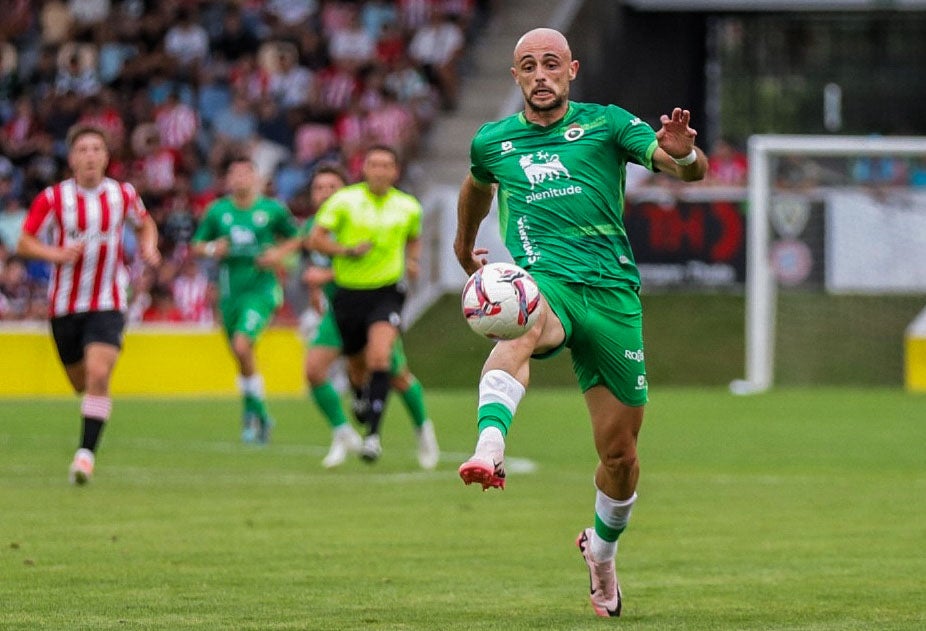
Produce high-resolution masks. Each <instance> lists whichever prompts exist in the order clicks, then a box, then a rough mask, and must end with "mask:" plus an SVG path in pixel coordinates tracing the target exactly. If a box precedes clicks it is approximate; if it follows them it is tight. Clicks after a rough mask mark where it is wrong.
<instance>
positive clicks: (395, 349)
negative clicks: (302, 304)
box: [309, 309, 408, 376]
mask: <svg viewBox="0 0 926 631" xmlns="http://www.w3.org/2000/svg"><path fill="white" fill-rule="evenodd" d="M309 346H324V347H326V348H336V349H338V350H339V351H340V350H341V349H342V348H343V347H344V344H343V342H342V340H341V332H340V331H339V330H338V324H337V322H335V319H334V313H333V312H332V310H331V309H328V310H327V311H326V312H325V315H323V316H322V319H321V321H320V322H319V323H318V331H317V332H316V333H315V337H314V338H312V341H311V342H310V343H309ZM406 366H408V359H407V358H406V357H405V346H404V345H403V344H402V338H401V337H398V338H396V341H395V344H393V345H392V357H391V359H390V366H389V372H390V374H391V375H393V376H396V375H399V374H401V373H402V372H403V371H404V370H405V368H406Z"/></svg>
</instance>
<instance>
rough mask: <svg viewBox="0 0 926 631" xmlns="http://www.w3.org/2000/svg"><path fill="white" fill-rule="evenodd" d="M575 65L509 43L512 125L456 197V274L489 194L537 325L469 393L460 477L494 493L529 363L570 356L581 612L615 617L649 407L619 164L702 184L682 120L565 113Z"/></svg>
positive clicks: (533, 44) (481, 256) (585, 110)
mask: <svg viewBox="0 0 926 631" xmlns="http://www.w3.org/2000/svg"><path fill="white" fill-rule="evenodd" d="M578 69H579V62H578V61H576V60H575V59H573V58H572V53H571V51H570V49H569V43H568V42H567V41H566V38H565V37H563V35H562V34H561V33H559V32H557V31H555V30H552V29H545V28H541V29H535V30H532V31H530V32H528V33H527V34H525V35H524V36H523V37H521V39H520V40H518V43H517V45H516V46H515V50H514V61H513V65H512V68H511V74H512V76H513V77H514V80H515V82H516V83H517V84H518V86H519V87H520V88H521V92H522V94H523V97H524V109H523V111H522V112H520V113H518V114H515V115H513V116H510V117H508V118H505V119H503V120H501V121H498V122H493V123H487V124H485V125H483V126H482V127H481V128H480V129H479V130H478V132H477V133H476V135H475V137H474V138H473V141H472V146H471V150H470V158H471V167H470V173H469V175H468V176H467V177H466V179H465V181H464V182H463V186H462V188H461V190H460V199H459V207H458V222H457V234H456V239H455V242H454V253H455V254H456V256H457V259H458V260H459V262H460V264H461V265H462V267H463V269H464V270H465V271H466V272H467V273H472V272H474V271H475V270H476V269H478V268H479V267H480V266H481V265H484V264H485V263H486V261H487V258H486V255H487V253H488V252H487V250H485V249H484V248H477V247H475V240H476V234H477V231H478V228H479V225H480V223H481V222H482V220H483V219H484V218H485V217H486V215H487V214H488V212H489V207H490V204H491V201H492V198H493V197H494V196H495V195H496V194H497V196H498V207H499V218H500V222H501V232H502V236H503V238H504V241H505V245H506V247H507V249H508V250H509V252H510V253H511V255H512V257H513V258H514V260H515V262H516V263H518V264H519V265H521V266H522V267H524V268H526V269H527V270H529V271H530V273H531V274H532V275H533V277H534V278H535V279H536V281H537V284H538V285H539V287H540V290H541V294H542V297H543V300H542V301H541V302H542V313H541V315H540V318H539V319H538V321H537V323H536V325H535V326H534V327H533V328H532V329H531V330H530V331H529V332H528V333H526V334H525V335H524V336H522V337H520V338H518V339H515V340H510V341H505V342H499V343H498V344H496V346H495V348H494V349H493V350H492V352H491V353H490V354H489V357H488V359H487V360H486V363H485V366H484V368H483V373H482V377H481V380H480V382H479V409H478V427H479V439H478V441H477V444H476V449H475V453H474V454H473V457H472V458H470V459H469V460H467V461H466V462H465V463H463V464H462V465H461V466H460V470H459V472H460V476H461V478H462V479H463V481H464V482H465V483H466V484H471V483H474V482H475V483H478V484H480V485H481V486H482V487H483V489H484V490H485V489H488V488H492V487H497V488H503V487H504V483H505V469H504V450H505V436H506V435H507V433H508V430H509V427H510V425H511V420H512V417H513V415H514V413H515V410H516V409H517V406H518V403H519V402H520V400H521V398H522V397H523V396H524V393H525V388H526V387H527V383H528V379H529V360H530V358H531V357H534V358H538V359H542V358H545V357H550V356H551V355H554V354H556V353H558V352H559V351H561V350H562V349H563V348H564V347H568V348H569V349H571V351H572V363H573V369H574V371H575V374H576V377H577V378H578V382H579V386H580V388H581V389H582V392H583V393H584V397H585V402H586V406H587V407H588V411H589V414H590V416H591V425H592V436H593V439H594V442H595V448H596V450H597V452H598V457H599V462H598V466H597V469H596V471H595V486H596V496H595V511H594V527H590V528H586V529H585V530H583V531H582V532H581V533H580V534H579V538H578V540H577V541H576V543H577V545H578V547H579V550H580V551H581V553H582V556H583V559H584V561H585V563H586V565H587V566H588V570H589V575H590V579H591V602H592V606H593V608H594V610H595V612H596V613H597V614H598V615H600V616H617V615H620V611H621V592H620V587H619V586H618V582H617V575H616V572H615V566H614V557H615V555H616V553H617V539H618V536H619V535H620V534H621V532H622V531H623V530H624V528H625V527H626V526H627V523H628V520H629V518H630V510H631V507H632V506H633V503H634V501H635V500H636V498H637V495H636V487H637V479H638V478H639V463H638V461H637V450H636V444H637V435H638V433H639V431H640V427H641V425H642V423H643V406H644V404H645V403H646V402H647V381H646V369H645V364H644V357H643V332H642V310H641V306H640V299H639V291H640V275H639V272H638V271H637V267H636V264H635V263H634V258H633V253H632V252H631V249H630V242H629V240H628V238H627V233H626V232H625V230H624V223H623V208H624V200H623V197H624V181H625V176H626V171H625V168H626V164H627V163H628V162H634V163H636V164H640V165H642V166H644V167H647V168H649V169H651V170H653V171H661V172H664V173H668V174H670V175H672V176H675V177H677V178H678V179H680V180H683V181H694V180H699V179H701V178H703V177H704V174H705V172H706V171H707V158H706V157H705V155H704V153H703V152H702V151H701V150H700V149H698V148H696V147H695V146H694V140H695V136H696V135H697V133H696V132H695V130H693V129H692V128H691V127H689V121H690V118H691V115H690V113H689V112H688V110H683V109H680V108H675V109H674V110H673V111H672V114H671V115H670V116H666V115H663V116H662V117H661V119H660V120H661V123H662V125H661V128H660V129H659V131H657V132H654V131H653V129H652V128H651V127H650V126H649V125H648V124H646V123H645V122H644V121H642V120H641V119H640V118H638V117H636V116H634V115H633V114H630V113H629V112H626V111H625V110H623V109H621V108H620V107H617V106H615V105H606V106H605V105H595V104H590V103H576V102H572V101H570V100H569V83H570V82H571V81H572V80H573V79H575V77H576V73H577V72H578Z"/></svg>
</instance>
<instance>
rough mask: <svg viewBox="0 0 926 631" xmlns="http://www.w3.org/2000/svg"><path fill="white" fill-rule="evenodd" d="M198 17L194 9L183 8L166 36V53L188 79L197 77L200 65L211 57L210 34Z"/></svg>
mask: <svg viewBox="0 0 926 631" xmlns="http://www.w3.org/2000/svg"><path fill="white" fill-rule="evenodd" d="M196 17H197V16H196V11H195V9H193V8H192V7H184V8H181V9H180V10H179V11H178V12H177V18H176V20H177V21H176V23H175V24H174V25H173V26H171V27H170V28H169V29H167V33H166V34H165V36H164V52H166V53H167V54H168V55H169V56H170V57H171V59H172V60H173V61H174V62H175V63H177V64H179V65H180V67H179V68H178V69H177V70H179V71H180V72H179V73H180V74H182V75H183V76H186V77H194V76H196V71H197V70H198V67H199V65H200V64H202V63H203V62H204V61H205V59H206V57H207V56H208V55H209V34H208V33H206V29H204V28H203V27H202V26H201V25H200V24H199V22H197V21H196ZM175 72H176V71H175Z"/></svg>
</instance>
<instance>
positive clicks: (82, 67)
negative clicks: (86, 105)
mask: <svg viewBox="0 0 926 631" xmlns="http://www.w3.org/2000/svg"><path fill="white" fill-rule="evenodd" d="M55 91H56V92H57V93H58V94H64V93H66V92H75V93H77V94H79V95H80V96H82V97H87V96H91V95H94V94H96V93H97V92H99V91H100V79H99V77H98V76H97V74H96V50H95V49H94V47H93V46H92V45H90V44H81V45H76V44H69V45H64V46H62V47H61V50H60V52H59V53H58V73H57V75H56V77H55Z"/></svg>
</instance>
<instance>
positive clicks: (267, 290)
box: [192, 157, 299, 443]
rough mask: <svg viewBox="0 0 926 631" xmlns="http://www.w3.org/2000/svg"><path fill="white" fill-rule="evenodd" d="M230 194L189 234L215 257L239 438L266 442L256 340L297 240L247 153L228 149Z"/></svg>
mask: <svg viewBox="0 0 926 631" xmlns="http://www.w3.org/2000/svg"><path fill="white" fill-rule="evenodd" d="M225 185H226V189H227V191H228V194H227V195H226V196H225V197H222V198H221V199H218V200H216V201H215V202H213V203H212V204H211V205H210V206H209V208H208V209H207V210H206V213H205V215H204V216H203V219H202V221H201V222H200V224H199V226H198V227H197V229H196V233H195V235H194V236H193V240H192V244H193V253H194V254H196V255H197V256H201V257H206V258H210V259H215V260H217V261H219V308H220V310H221V314H222V326H223V327H224V329H225V335H226V337H227V338H228V343H229V347H230V348H231V351H232V354H234V356H235V360H236V361H237V363H238V389H239V390H240V391H241V395H242V398H243V401H244V411H243V415H242V424H243V428H242V433H241V438H242V440H244V441H245V442H255V443H266V442H267V440H268V438H269V434H270V428H271V427H272V426H273V422H272V420H271V418H270V414H269V413H268V412H267V404H266V401H265V400H264V381H263V378H262V377H261V375H260V373H259V372H258V371H257V365H256V361H255V357H254V344H255V342H256V341H257V338H258V337H259V336H260V334H261V332H262V331H263V330H264V329H265V328H266V327H267V325H268V324H269V323H270V319H271V318H272V317H273V314H274V312H275V311H276V310H277V309H278V308H279V306H280V305H281V304H282V303H283V288H282V287H281V285H280V281H279V279H278V277H277V267H278V266H280V265H281V264H282V262H283V259H284V258H285V257H286V256H287V255H288V254H289V253H291V252H294V251H296V250H297V249H298V248H299V239H298V238H297V227H296V222H295V220H294V218H293V216H292V214H291V213H290V212H289V209H287V208H286V206H284V205H283V204H282V203H280V202H279V201H277V200H275V199H271V198H269V197H265V196H263V195H262V194H261V193H260V185H261V179H260V177H259V175H258V173H257V168H256V166H255V164H254V163H253V162H252V161H251V159H250V158H246V157H233V158H231V159H230V160H229V162H228V166H227V168H226V169H225Z"/></svg>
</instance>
